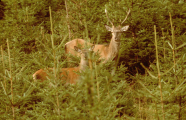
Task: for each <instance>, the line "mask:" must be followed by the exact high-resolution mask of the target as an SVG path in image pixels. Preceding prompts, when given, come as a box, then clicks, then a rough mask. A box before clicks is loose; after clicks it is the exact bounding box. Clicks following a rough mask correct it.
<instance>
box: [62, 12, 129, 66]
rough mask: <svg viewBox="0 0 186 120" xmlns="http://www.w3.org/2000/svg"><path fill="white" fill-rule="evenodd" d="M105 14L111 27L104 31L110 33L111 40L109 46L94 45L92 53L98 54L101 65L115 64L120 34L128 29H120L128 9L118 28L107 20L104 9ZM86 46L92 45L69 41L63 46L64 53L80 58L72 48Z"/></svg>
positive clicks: (83, 41) (84, 42)
mask: <svg viewBox="0 0 186 120" xmlns="http://www.w3.org/2000/svg"><path fill="white" fill-rule="evenodd" d="M105 13H106V16H107V18H108V20H109V22H110V23H111V24H112V27H109V26H108V25H105V27H106V29H107V30H108V31H110V32H111V33H112V38H111V41H110V44H109V45H101V44H97V45H95V48H94V52H98V53H99V55H100V59H103V63H105V62H107V61H109V60H114V61H115V62H116V61H117V58H118V53H119V49H120V38H121V34H122V32H124V31H127V30H128V28H129V25H126V26H124V27H121V25H122V24H123V23H124V22H125V21H126V19H127V17H128V15H129V13H130V9H129V10H128V12H127V16H126V18H125V19H124V20H123V22H122V23H121V25H119V26H118V27H115V26H114V24H113V23H112V22H111V20H110V19H109V17H108V15H107V10H106V9H105ZM86 45H92V44H91V43H89V42H86V41H85V40H83V39H74V40H72V41H69V42H67V43H66V44H65V52H66V53H70V54H72V55H74V56H80V55H79V54H78V53H77V52H76V51H74V49H73V48H74V46H81V47H84V46H86Z"/></svg>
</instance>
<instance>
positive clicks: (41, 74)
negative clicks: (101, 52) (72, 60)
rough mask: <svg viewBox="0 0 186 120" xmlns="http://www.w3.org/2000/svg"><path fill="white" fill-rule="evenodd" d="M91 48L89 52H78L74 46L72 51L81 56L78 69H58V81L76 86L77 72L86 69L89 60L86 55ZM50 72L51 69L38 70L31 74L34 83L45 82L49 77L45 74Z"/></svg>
mask: <svg viewBox="0 0 186 120" xmlns="http://www.w3.org/2000/svg"><path fill="white" fill-rule="evenodd" d="M93 48H94V46H92V48H91V50H90V49H89V50H80V49H79V48H77V47H76V46H75V47H74V49H75V50H76V51H77V52H78V53H80V55H81V61H80V64H79V66H78V67H73V68H62V69H60V72H59V74H60V75H59V76H60V79H61V80H63V81H65V82H66V83H70V84H76V83H77V81H78V80H79V77H80V76H79V75H78V74H77V72H81V71H84V70H85V69H86V68H87V67H88V65H89V59H90V58H89V55H88V53H89V52H90V51H92V49H93ZM52 72H53V68H48V69H46V70H44V69H40V70H38V71H36V72H35V73H34V74H33V79H34V81H36V80H37V79H40V80H41V82H43V81H44V80H47V77H49V75H48V74H47V73H52Z"/></svg>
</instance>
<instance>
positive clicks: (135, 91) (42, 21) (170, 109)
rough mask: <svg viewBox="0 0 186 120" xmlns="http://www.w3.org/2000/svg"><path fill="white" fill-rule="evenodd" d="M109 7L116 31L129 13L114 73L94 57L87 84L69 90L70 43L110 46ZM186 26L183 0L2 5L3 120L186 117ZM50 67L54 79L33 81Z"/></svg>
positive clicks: (16, 0)
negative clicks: (65, 76) (63, 77)
mask: <svg viewBox="0 0 186 120" xmlns="http://www.w3.org/2000/svg"><path fill="white" fill-rule="evenodd" d="M49 6H50V8H51V10H52V11H51V15H52V16H51V17H50V12H49ZM105 8H106V9H107V11H108V15H109V17H110V19H111V21H113V22H114V25H115V26H117V25H119V24H120V23H121V21H123V19H124V18H125V16H126V11H127V10H128V8H130V10H131V13H130V15H129V16H128V19H127V20H126V22H125V23H124V25H130V27H129V30H128V31H127V32H125V33H123V35H122V37H121V41H122V42H121V48H120V55H119V62H118V65H117V68H116V71H115V75H113V76H112V75H111V74H110V73H111V71H112V69H113V68H112V67H111V66H112V64H114V63H113V62H112V61H110V62H108V63H106V64H98V63H97V59H98V57H99V56H93V58H92V64H91V65H92V67H91V68H87V69H86V70H85V71H84V72H82V73H77V74H80V76H81V81H80V82H79V83H78V84H76V85H64V84H63V83H62V82H61V81H60V79H59V77H60V76H59V74H58V73H59V70H60V68H62V67H66V57H67V55H66V54H65V51H64V44H65V43H66V42H68V41H69V40H72V39H75V38H82V39H85V40H90V42H91V43H99V44H108V43H109V42H110V39H111V36H112V35H111V33H109V32H107V31H106V30H105V27H104V24H108V25H109V26H111V25H110V24H109V22H108V20H107V18H106V15H105V13H104V11H105ZM67 14H68V16H67ZM51 18H52V19H51ZM124 25H123V26H124ZM185 25H186V4H185V0H148V1H147V0H145V1H144V0H133V1H131V0H120V1H118V0H98V1H90V0H89V1H82V0H77V1H75V0H69V1H67V0H42V1H41V0H39V1H38V0H32V1H26V0H4V1H1V2H0V27H1V30H0V46H1V48H0V51H1V55H0V61H1V62H0V68H1V69H0V76H1V77H0V105H1V107H0V114H1V115H0V119H104V120H110V119H130V120H132V119H148V120H154V119H166V120H167V119H172V120H173V119H179V120H181V119H185V118H186V115H185V112H186V110H185V99H186V98H185V90H186V87H185V82H186V59H185V51H186V48H185V46H186V42H185V41H186V35H185V33H186V32H185V30H186V26H185ZM73 62H74V63H75V66H78V63H79V58H75V59H73ZM49 67H53V68H56V69H55V70H54V74H52V75H51V76H52V77H51V79H48V80H46V81H45V82H42V83H41V82H33V79H32V74H33V73H34V72H35V71H37V70H38V69H40V68H49Z"/></svg>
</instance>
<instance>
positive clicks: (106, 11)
mask: <svg viewBox="0 0 186 120" xmlns="http://www.w3.org/2000/svg"><path fill="white" fill-rule="evenodd" d="M105 13H106V16H107V19H108V20H109V22H110V23H111V24H112V26H114V24H113V23H112V22H111V20H110V19H109V17H108V15H107V9H105Z"/></svg>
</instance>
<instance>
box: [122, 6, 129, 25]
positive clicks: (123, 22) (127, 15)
mask: <svg viewBox="0 0 186 120" xmlns="http://www.w3.org/2000/svg"><path fill="white" fill-rule="evenodd" d="M129 13H130V8H129V11H128V12H127V16H126V18H125V19H124V20H123V22H122V23H121V25H122V24H123V23H124V22H125V21H126V19H127V17H128V15H129Z"/></svg>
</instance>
